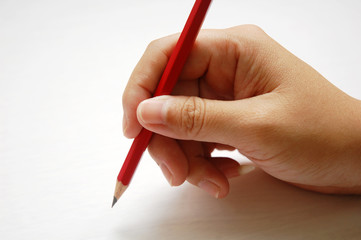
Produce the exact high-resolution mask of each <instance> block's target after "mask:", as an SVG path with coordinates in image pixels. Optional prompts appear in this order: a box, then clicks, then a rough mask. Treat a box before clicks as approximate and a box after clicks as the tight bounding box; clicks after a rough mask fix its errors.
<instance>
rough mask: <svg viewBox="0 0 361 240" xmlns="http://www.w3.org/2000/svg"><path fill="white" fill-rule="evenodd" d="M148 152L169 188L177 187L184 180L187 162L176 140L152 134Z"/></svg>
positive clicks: (186, 172)
mask: <svg viewBox="0 0 361 240" xmlns="http://www.w3.org/2000/svg"><path fill="white" fill-rule="evenodd" d="M148 152H149V154H150V155H151V157H152V158H153V159H154V160H155V161H156V163H157V164H158V165H159V167H160V168H161V170H162V172H163V174H164V176H165V177H166V179H167V181H168V182H169V184H170V185H171V186H179V185H181V184H182V183H183V182H184V181H185V180H186V178H187V175H188V160H187V158H186V156H185V154H184V152H183V151H182V149H181V148H180V146H179V144H178V143H177V141H176V140H174V139H170V138H167V137H164V136H161V135H158V134H154V135H153V137H152V140H151V142H150V144H149V146H148Z"/></svg>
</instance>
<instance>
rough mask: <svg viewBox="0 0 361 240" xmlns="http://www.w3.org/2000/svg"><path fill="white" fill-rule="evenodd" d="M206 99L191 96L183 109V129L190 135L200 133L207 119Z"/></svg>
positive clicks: (181, 117) (181, 121)
mask: <svg viewBox="0 0 361 240" xmlns="http://www.w3.org/2000/svg"><path fill="white" fill-rule="evenodd" d="M205 112H206V111H205V101H204V100H203V99H201V98H198V97H189V98H188V99H187V100H186V101H185V102H184V104H183V106H182V109H181V116H180V123H181V129H182V130H183V131H185V132H187V134H188V135H190V136H193V137H194V136H196V135H198V134H199V132H200V130H201V129H202V127H203V124H204V119H205Z"/></svg>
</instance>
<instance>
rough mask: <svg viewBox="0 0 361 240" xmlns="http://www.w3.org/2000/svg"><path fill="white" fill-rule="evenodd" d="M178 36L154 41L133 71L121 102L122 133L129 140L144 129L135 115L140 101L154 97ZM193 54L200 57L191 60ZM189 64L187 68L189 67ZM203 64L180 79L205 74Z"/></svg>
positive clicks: (204, 64) (205, 64)
mask: <svg viewBox="0 0 361 240" xmlns="http://www.w3.org/2000/svg"><path fill="white" fill-rule="evenodd" d="M178 37H179V34H175V35H171V36H168V37H165V38H161V39H158V40H155V41H153V42H151V43H150V44H149V45H148V47H147V49H146V51H145V52H144V54H143V56H142V58H141V59H140V60H139V62H138V64H137V65H136V67H135V68H134V70H133V72H132V74H131V76H130V79H129V81H128V84H127V86H126V88H125V90H124V93H123V99H122V102H123V111H124V114H123V131H124V135H125V136H126V137H128V138H135V137H136V136H137V135H138V134H139V132H140V130H141V129H142V126H141V125H140V124H139V122H138V120H137V116H136V110H137V107H138V105H139V103H140V102H142V101H143V100H145V99H148V98H150V97H152V95H153V93H154V91H155V89H156V87H157V84H158V82H159V80H160V78H161V76H162V74H163V71H164V69H165V67H166V65H167V63H168V60H169V58H170V56H171V53H172V50H173V49H174V47H175V45H176V43H177V40H178ZM195 45H196V43H195ZM192 55H193V56H194V55H199V54H198V53H196V54H195V53H194V52H193V54H192V53H191V54H190V56H189V58H191V57H192ZM202 58H203V57H202ZM187 62H188V61H187ZM186 65H188V64H186ZM186 65H185V68H188V67H187V66H186ZM191 65H193V64H191ZM201 65H203V66H197V68H196V70H194V69H193V70H192V69H191V71H190V72H189V70H188V71H187V72H189V73H186V74H184V73H183V72H184V71H182V74H181V76H184V75H194V74H195V75H199V74H202V73H201V72H204V71H205V69H206V67H207V63H206V61H204V62H202V64H201ZM188 69H190V68H188Z"/></svg>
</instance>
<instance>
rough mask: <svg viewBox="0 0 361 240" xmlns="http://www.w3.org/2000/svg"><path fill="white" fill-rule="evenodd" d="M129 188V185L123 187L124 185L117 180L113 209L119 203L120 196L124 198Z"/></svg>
mask: <svg viewBox="0 0 361 240" xmlns="http://www.w3.org/2000/svg"><path fill="white" fill-rule="evenodd" d="M127 187H128V186H127V185H123V183H122V182H121V181H118V180H117V183H116V184H115V191H114V198H113V204H112V207H113V206H114V205H115V204H116V203H117V201H118V200H119V198H120V196H122V194H123V193H124V192H125V190H126V189H127Z"/></svg>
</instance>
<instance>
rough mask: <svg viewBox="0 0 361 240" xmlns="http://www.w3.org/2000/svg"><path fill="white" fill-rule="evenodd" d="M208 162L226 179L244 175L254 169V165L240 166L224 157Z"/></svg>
mask: <svg viewBox="0 0 361 240" xmlns="http://www.w3.org/2000/svg"><path fill="white" fill-rule="evenodd" d="M209 161H210V162H211V163H213V164H214V165H215V166H216V167H217V168H218V169H219V170H220V171H221V172H222V173H223V174H224V175H225V176H226V177H227V178H234V177H238V176H241V175H245V174H247V173H249V172H251V171H253V170H254V169H255V166H254V165H251V164H247V165H246V164H242V165H240V164H239V163H238V162H237V161H235V160H233V159H231V158H226V157H215V158H210V159H209Z"/></svg>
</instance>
